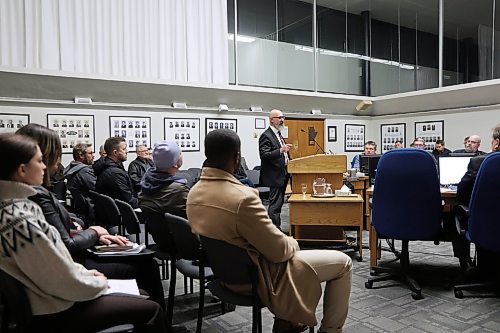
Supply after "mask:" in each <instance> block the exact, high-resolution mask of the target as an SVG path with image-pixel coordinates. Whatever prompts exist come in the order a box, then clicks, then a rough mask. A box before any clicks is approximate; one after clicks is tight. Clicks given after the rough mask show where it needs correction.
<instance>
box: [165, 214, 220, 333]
mask: <svg viewBox="0 0 500 333" xmlns="http://www.w3.org/2000/svg"><path fill="white" fill-rule="evenodd" d="M165 222H166V223H168V227H169V228H170V232H171V233H172V236H173V239H174V243H175V247H176V250H177V259H176V261H175V267H177V270H178V271H179V272H181V273H182V274H183V275H184V276H185V277H189V278H190V279H197V280H199V281H200V296H199V303H198V321H197V323H196V332H197V333H200V332H201V327H202V325H203V308H204V306H205V283H206V281H207V280H210V279H212V278H213V273H212V269H211V268H210V267H207V266H208V265H207V262H206V258H205V253H204V252H203V250H202V247H201V243H200V239H199V238H198V235H196V234H193V232H192V231H191V227H190V226H189V222H188V221H187V220H186V219H185V218H182V217H179V216H175V215H172V214H169V213H165ZM172 274H173V275H172V277H171V279H170V288H169V294H168V303H169V305H168V306H172V307H173V304H174V297H175V295H174V294H175V282H176V278H175V271H174V272H173V273H172ZM184 285H186V284H184ZM168 306H167V308H168Z"/></svg>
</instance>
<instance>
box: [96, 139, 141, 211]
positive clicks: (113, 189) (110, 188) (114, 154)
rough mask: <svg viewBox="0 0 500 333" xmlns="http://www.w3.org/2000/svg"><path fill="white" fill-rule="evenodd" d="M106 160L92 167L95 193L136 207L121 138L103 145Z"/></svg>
mask: <svg viewBox="0 0 500 333" xmlns="http://www.w3.org/2000/svg"><path fill="white" fill-rule="evenodd" d="M104 150H106V154H107V156H106V158H105V159H104V161H103V163H101V164H100V165H98V166H96V167H94V172H95V174H96V176H97V182H96V184H95V188H96V191H97V192H99V193H102V194H105V195H108V196H110V197H111V198H113V199H120V200H123V201H125V202H128V203H129V204H130V205H131V206H132V207H133V208H137V207H138V201H137V197H136V194H135V192H134V187H133V185H132V180H131V179H130V177H129V175H128V173H127V171H125V168H124V167H123V164H122V163H123V162H125V161H126V160H127V153H128V150H127V143H126V142H125V139H124V138H122V137H118V136H116V137H112V138H109V139H107V140H106V142H105V143H104Z"/></svg>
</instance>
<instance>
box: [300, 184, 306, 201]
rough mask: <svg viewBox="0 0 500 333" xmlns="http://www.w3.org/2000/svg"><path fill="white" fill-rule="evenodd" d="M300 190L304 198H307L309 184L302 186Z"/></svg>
mask: <svg viewBox="0 0 500 333" xmlns="http://www.w3.org/2000/svg"><path fill="white" fill-rule="evenodd" d="M300 188H301V190H302V197H303V198H305V197H306V193H307V184H302V185H301V186H300Z"/></svg>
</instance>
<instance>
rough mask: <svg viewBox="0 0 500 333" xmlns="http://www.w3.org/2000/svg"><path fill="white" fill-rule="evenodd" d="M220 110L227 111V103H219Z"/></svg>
mask: <svg viewBox="0 0 500 333" xmlns="http://www.w3.org/2000/svg"><path fill="white" fill-rule="evenodd" d="M222 111H229V107H228V106H227V104H219V112H222Z"/></svg>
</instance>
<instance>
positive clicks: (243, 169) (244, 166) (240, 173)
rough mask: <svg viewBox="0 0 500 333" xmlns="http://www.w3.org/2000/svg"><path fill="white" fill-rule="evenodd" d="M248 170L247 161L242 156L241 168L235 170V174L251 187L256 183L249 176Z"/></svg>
mask: <svg viewBox="0 0 500 333" xmlns="http://www.w3.org/2000/svg"><path fill="white" fill-rule="evenodd" d="M247 171H248V166H247V162H246V161H245V158H244V157H243V156H241V162H240V166H239V168H238V169H237V170H236V171H235V172H234V176H235V177H236V178H237V179H238V180H239V181H240V182H241V183H242V184H245V185H248V186H250V187H255V185H254V183H252V181H251V180H250V179H249V178H248V175H247Z"/></svg>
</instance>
